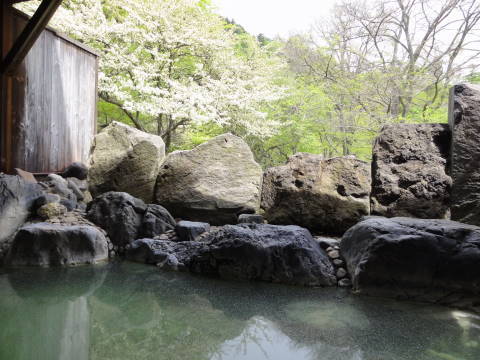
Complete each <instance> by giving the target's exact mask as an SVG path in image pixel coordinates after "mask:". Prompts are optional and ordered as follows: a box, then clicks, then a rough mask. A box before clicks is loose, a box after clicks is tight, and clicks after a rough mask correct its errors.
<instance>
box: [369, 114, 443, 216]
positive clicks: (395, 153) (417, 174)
mask: <svg viewBox="0 0 480 360" xmlns="http://www.w3.org/2000/svg"><path fill="white" fill-rule="evenodd" d="M450 140H451V134H450V130H449V128H448V125H447V124H391V125H386V126H384V127H383V129H382V131H381V133H380V135H379V136H378V137H377V139H376V140H375V145H374V147H373V161H372V195H371V202H372V203H371V212H372V214H375V215H382V216H387V217H393V216H411V217H418V218H424V219H435V218H439V219H444V218H448V217H449V216H450V203H449V201H450V189H451V186H452V179H451V178H450V176H448V175H447V162H448V157H449V152H450Z"/></svg>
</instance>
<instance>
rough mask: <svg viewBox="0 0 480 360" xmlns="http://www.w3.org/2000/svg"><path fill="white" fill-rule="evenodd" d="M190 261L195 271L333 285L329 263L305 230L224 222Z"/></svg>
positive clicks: (313, 284)
mask: <svg viewBox="0 0 480 360" xmlns="http://www.w3.org/2000/svg"><path fill="white" fill-rule="evenodd" d="M205 242H206V243H207V244H208V248H204V249H200V251H199V252H198V255H195V256H194V257H193V259H192V261H191V263H190V270H191V271H193V272H196V273H203V274H211V275H216V276H219V277H221V278H226V279H240V280H260V281H269V282H278V283H284V284H292V285H305V286H318V285H334V284H335V282H336V279H335V275H334V270H333V266H332V265H331V263H330V261H329V260H328V258H327V256H326V255H325V253H324V251H323V250H322V249H321V248H320V247H319V246H318V244H317V243H316V242H315V240H313V238H312V236H311V234H310V232H309V231H308V230H307V229H304V228H301V227H298V226H275V225H266V224H262V225H260V224H241V225H226V226H224V227H223V228H222V229H220V230H219V231H217V232H213V233H211V234H210V235H209V236H207V238H206V239H205Z"/></svg>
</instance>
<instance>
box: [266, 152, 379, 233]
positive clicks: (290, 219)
mask: <svg viewBox="0 0 480 360" xmlns="http://www.w3.org/2000/svg"><path fill="white" fill-rule="evenodd" d="M369 195H370V166H369V165H368V164H367V163H366V162H364V161H360V160H357V159H355V158H353V157H338V158H333V159H328V160H324V159H323V157H322V156H321V155H314V154H306V153H301V154H296V155H294V156H292V157H290V159H289V160H288V162H287V164H286V165H283V166H277V167H273V168H270V169H268V170H267V171H266V172H265V175H264V184H263V190H262V208H263V209H264V210H265V218H266V219H267V220H268V222H269V223H272V224H283V225H289V224H295V225H300V226H304V227H306V228H308V229H310V230H311V231H315V232H320V233H328V234H343V232H345V231H346V230H347V229H348V228H349V227H350V226H352V225H354V224H355V223H356V222H357V221H358V220H360V218H361V217H362V216H365V215H368V214H369V211H370V199H369Z"/></svg>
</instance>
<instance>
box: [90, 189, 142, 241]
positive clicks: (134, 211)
mask: <svg viewBox="0 0 480 360" xmlns="http://www.w3.org/2000/svg"><path fill="white" fill-rule="evenodd" d="M146 210H147V205H145V203H144V202H143V201H142V200H140V199H137V198H134V197H133V196H131V195H129V194H127V193H124V192H114V191H110V192H107V193H104V194H102V195H100V196H98V197H96V198H95V199H94V200H93V201H92V202H91V203H90V204H89V207H88V209H87V219H88V220H90V221H91V222H93V223H94V224H96V225H98V226H100V227H101V228H102V229H104V230H105V231H106V232H107V234H108V236H109V237H110V239H111V241H112V243H113V244H114V245H116V246H120V247H124V246H125V245H127V244H129V243H131V242H132V241H133V240H135V239H138V237H139V235H140V233H139V232H140V225H141V224H142V221H143V214H144V213H145V211H146Z"/></svg>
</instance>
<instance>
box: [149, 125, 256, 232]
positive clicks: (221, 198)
mask: <svg viewBox="0 0 480 360" xmlns="http://www.w3.org/2000/svg"><path fill="white" fill-rule="evenodd" d="M261 185H262V169H261V167H260V166H259V165H258V164H257V163H256V162H255V160H254V158H253V154H252V151H251V150H250V148H249V147H248V145H247V144H246V143H245V142H244V141H243V140H242V139H240V138H239V137H236V136H234V135H232V134H224V135H220V136H217V137H215V138H213V139H211V140H209V141H208V142H206V143H204V144H201V145H199V146H197V147H196V148H194V149H193V150H189V151H176V152H173V153H171V154H169V155H168V156H167V158H166V159H165V162H164V163H163V165H162V167H161V169H160V172H159V175H158V180H157V185H156V191H155V202H156V203H158V204H160V205H162V206H164V207H166V208H167V209H168V210H169V211H170V212H171V213H172V215H173V216H174V217H178V218H183V219H186V220H193V221H204V222H208V223H211V224H213V225H222V224H235V223H236V222H237V216H238V215H239V214H241V213H254V212H255V211H257V210H258V209H259V207H260V191H261Z"/></svg>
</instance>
